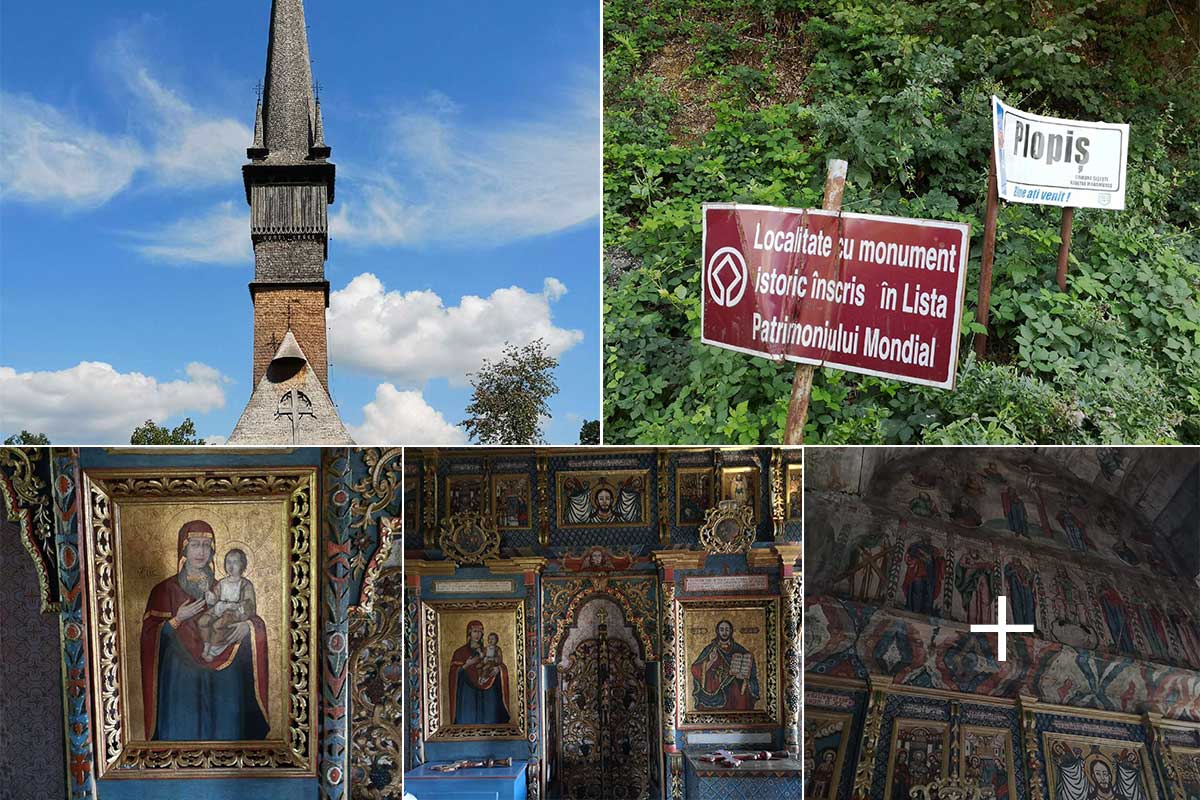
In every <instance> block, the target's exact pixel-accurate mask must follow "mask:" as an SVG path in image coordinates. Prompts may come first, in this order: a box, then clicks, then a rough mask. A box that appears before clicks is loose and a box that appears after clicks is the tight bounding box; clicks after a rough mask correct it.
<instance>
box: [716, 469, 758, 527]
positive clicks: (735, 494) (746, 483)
mask: <svg viewBox="0 0 1200 800" xmlns="http://www.w3.org/2000/svg"><path fill="white" fill-rule="evenodd" d="M761 497H762V495H761V494H760V492H759V471H758V467H724V468H722V469H721V494H720V497H719V499H721V500H733V501H735V502H737V503H739V504H741V505H748V506H750V508H752V509H753V510H754V522H755V524H758V522H759V520H760V519H762V512H761V508H760V506H761V505H762V502H761V501H760V498H761Z"/></svg>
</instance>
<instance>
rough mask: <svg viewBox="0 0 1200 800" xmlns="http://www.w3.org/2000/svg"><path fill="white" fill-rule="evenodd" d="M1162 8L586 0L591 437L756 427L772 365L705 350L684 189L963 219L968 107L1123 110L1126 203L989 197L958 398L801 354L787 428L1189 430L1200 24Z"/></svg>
mask: <svg viewBox="0 0 1200 800" xmlns="http://www.w3.org/2000/svg"><path fill="white" fill-rule="evenodd" d="M1183 5H1184V4H1181V3H1178V2H1175V3H1174V4H1173V6H1174V7H1172V4H1171V3H1169V2H1167V0H1141V1H1140V2H1133V1H1131V0H1104V1H1103V2H1097V1H1096V0H1088V1H1086V2H1085V1H1084V0H1032V2H1030V3H1013V2H1008V1H1007V0H986V1H984V2H962V1H961V0H839V1H838V2H817V0H606V3H605V66H604V71H605V104H606V106H605V140H604V165H605V197H604V211H605V221H604V225H605V243H606V259H605V269H606V276H605V298H604V314H605V322H604V328H605V395H606V397H605V415H606V416H605V441H606V442H608V443H625V442H634V441H636V442H641V443H651V442H661V443H696V442H712V443H716V442H731V443H752V442H776V441H779V439H780V437H781V433H782V429H783V426H784V420H785V418H786V413H787V400H788V395H789V391H790V385H791V378H792V374H793V372H794V367H793V365H791V364H778V363H774V362H772V361H769V360H767V359H763V358H753V357H750V356H746V355H742V354H738V353H733V352H729V351H724V350H720V349H717V348H714V347H710V346H705V345H701V344H700V342H699V338H700V332H699V326H700V307H699V288H700V283H699V269H700V247H701V242H700V204H701V203H702V202H704V201H738V202H748V203H762V204H772V205H785V206H796V207H818V206H819V205H820V202H821V191H822V186H823V181H824V171H825V162H826V160H827V159H829V158H844V159H846V160H848V161H849V164H850V170H849V180H848V183H847V188H846V194H845V199H844V206H843V207H844V209H845V210H846V211H857V212H864V213H880V214H892V215H896V216H905V217H924V218H930V219H943V220H955V221H960V222H966V223H969V224H970V225H971V231H972V251H971V259H970V267H969V273H968V277H967V284H968V287H969V288H968V293H967V297H966V310H965V312H964V314H963V317H964V323H963V334H962V335H963V340H962V343H961V344H962V346H961V348H960V349H961V352H963V353H964V354H966V353H970V336H971V330H972V327H973V325H974V323H973V319H974V310H975V306H976V284H977V281H978V270H979V257H980V243H981V239H982V230H983V211H984V202H985V190H986V184H987V171H988V154H989V151H990V145H991V138H990V119H991V117H990V107H989V102H988V100H989V97H990V96H991V95H992V94H996V95H998V96H1000V97H1001V98H1002V99H1004V100H1005V101H1006V102H1008V103H1010V104H1013V105H1016V106H1019V107H1020V108H1022V109H1024V110H1027V111H1032V112H1035V113H1044V114H1048V115H1052V116H1059V117H1067V118H1076V119H1080V118H1087V119H1101V120H1106V121H1110V122H1128V123H1130V124H1131V126H1132V135H1131V142H1130V148H1129V169H1128V179H1129V180H1128V183H1129V189H1128V193H1127V198H1126V202H1127V208H1126V210H1125V211H1123V212H1112V211H1102V210H1090V209H1082V210H1079V211H1077V212H1076V214H1075V230H1074V239H1073V243H1072V248H1071V262H1070V272H1069V280H1068V285H1067V290H1066V291H1065V292H1060V291H1059V290H1058V287H1057V285H1056V284H1055V282H1054V273H1055V262H1056V257H1057V251H1058V244H1059V210H1058V209H1055V208H1049V207H1041V206H1029V205H1019V204H1008V203H1001V207H1000V215H999V226H998V235H997V243H996V262H995V275H994V284H993V293H992V305H991V326H990V327H991V329H990V331H989V351H988V355H987V358H986V359H984V360H982V361H976V360H975V358H974V356H973V355H970V356H967V357H964V358H962V359H961V360H960V364H959V370H958V385H957V388H956V389H955V390H954V391H943V390H938V389H931V388H924V387H919V386H915V385H912V384H901V383H896V382H892V381H885V380H880V379H877V378H871V377H866V376H860V375H855V374H851V373H846V372H841V371H837V370H832V369H818V370H817V374H816V378H815V381H814V386H813V394H812V405H811V409H810V413H809V417H808V427H807V430H806V436H805V441H806V442H809V443H846V442H854V443H876V442H877V443H884V442H888V443H894V442H902V443H909V442H911V443H916V442H925V443H1025V442H1039V443H1092V442H1168V441H1186V442H1200V143H1198V138H1200V19H1197V17H1196V16H1194V14H1195V12H1194V8H1193V12H1192V13H1193V16H1190V17H1189V16H1187V15H1186V13H1185V11H1186V10H1185V9H1184V8H1182V6H1183Z"/></svg>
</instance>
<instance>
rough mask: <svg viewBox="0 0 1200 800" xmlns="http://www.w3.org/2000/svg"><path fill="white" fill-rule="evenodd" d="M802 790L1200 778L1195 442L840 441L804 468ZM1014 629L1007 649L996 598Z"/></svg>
mask: <svg viewBox="0 0 1200 800" xmlns="http://www.w3.org/2000/svg"><path fill="white" fill-rule="evenodd" d="M806 480H807V483H806V494H805V502H806V514H805V522H806V545H807V551H806V555H807V558H806V569H807V579H808V584H807V587H806V594H805V670H806V690H805V760H806V764H807V765H808V772H807V774H806V796H808V797H819V798H824V799H825V800H834V799H835V798H850V797H856V798H858V797H863V798H865V797H870V798H881V799H882V800H892V798H901V797H907V796H908V794H909V790H910V789H912V788H913V787H916V786H922V785H927V784H929V783H931V782H934V781H938V780H944V779H948V778H958V779H962V780H965V781H967V782H968V783H969V784H970V785H972V786H976V785H979V786H984V787H988V788H990V789H991V790H992V791H993V792H994V794H995V796H996V797H998V798H1014V799H1016V798H1020V799H1021V800H1026V798H1028V800H1040V799H1041V798H1047V797H1053V798H1060V797H1069V798H1083V797H1119V798H1124V800H1154V799H1155V798H1162V800H1167V798H1175V797H1185V796H1186V797H1191V796H1194V795H1195V793H1196V792H1197V790H1198V789H1200V612H1198V609H1200V590H1198V588H1197V587H1198V582H1197V578H1198V576H1200V508H1198V497H1200V458H1198V453H1197V451H1196V450H1194V449H1192V450H1189V449H1180V450H1170V451H1164V450H1150V449H1144V450H1143V449H1104V448H1098V449H1068V448H1059V449H1032V448H1022V449H1015V448H1014V449H1002V448H986V449H985V448H955V449H953V450H951V449H911V448H908V449H906V448H882V449H874V448H872V449H865V448H830V449H818V450H814V449H809V450H808V451H807V466H806ZM1001 595H1003V596H1005V597H1007V609H1008V611H1007V616H1008V619H1007V620H1006V622H1009V623H1014V624H1032V625H1033V626H1034V632H1033V633H1032V634H1029V635H1016V636H1011V635H1010V638H1009V639H1008V643H1007V658H1006V660H1004V661H1000V660H999V658H998V651H997V639H996V636H995V635H993V634H987V635H980V634H975V633H972V632H971V628H970V626H971V625H973V624H988V623H994V622H996V620H995V619H994V617H995V615H996V608H997V606H998V604H997V598H998V597H999V596H1001Z"/></svg>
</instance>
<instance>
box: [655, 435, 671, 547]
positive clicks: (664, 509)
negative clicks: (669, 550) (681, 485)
mask: <svg viewBox="0 0 1200 800" xmlns="http://www.w3.org/2000/svg"><path fill="white" fill-rule="evenodd" d="M670 452H671V451H669V450H667V449H665V448H663V449H661V450H659V451H658V542H659V544H661V545H662V546H663V547H667V546H669V545H670V544H671V514H670V510H671V498H670V494H669V481H668V480H667V475H668V473H669V472H670V470H671V461H670Z"/></svg>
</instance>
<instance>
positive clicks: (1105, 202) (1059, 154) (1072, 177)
mask: <svg viewBox="0 0 1200 800" xmlns="http://www.w3.org/2000/svg"><path fill="white" fill-rule="evenodd" d="M992 139H993V142H992V146H993V147H994V150H995V153H996V186H997V188H998V189H999V194H1000V197H1001V198H1002V199H1004V200H1009V201H1011V202H1014V203H1033V204H1036V205H1049V206H1071V207H1073V208H1108V209H1112V210H1114V211H1120V210H1122V209H1124V208H1125V162H1126V160H1127V157H1128V155H1129V126H1128V125H1124V124H1115V123H1109V122H1079V121H1076V120H1069V119H1054V118H1053V117H1041V116H1038V115H1037V114H1027V113H1025V112H1024V111H1021V110H1020V109H1018V108H1013V107H1012V106H1008V105H1005V104H1004V103H1002V102H1001V101H1000V98H998V97H994V96H993V97H992Z"/></svg>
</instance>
